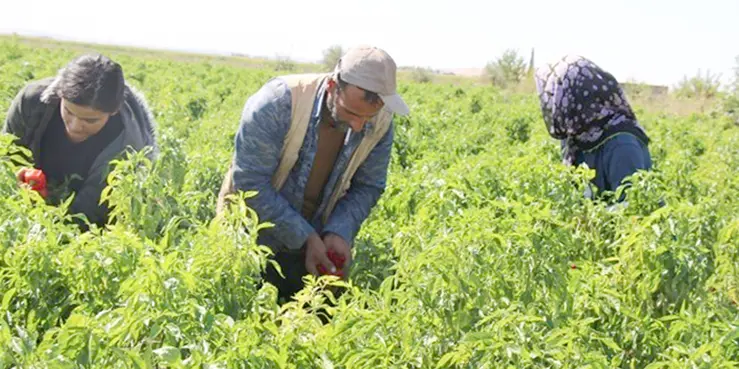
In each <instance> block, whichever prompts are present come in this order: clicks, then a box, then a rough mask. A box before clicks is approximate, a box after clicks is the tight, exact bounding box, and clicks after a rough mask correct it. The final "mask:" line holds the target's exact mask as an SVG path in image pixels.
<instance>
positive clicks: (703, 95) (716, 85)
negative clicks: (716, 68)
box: [675, 70, 721, 99]
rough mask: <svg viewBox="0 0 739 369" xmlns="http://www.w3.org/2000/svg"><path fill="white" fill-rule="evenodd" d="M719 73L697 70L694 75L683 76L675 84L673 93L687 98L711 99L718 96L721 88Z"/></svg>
mask: <svg viewBox="0 0 739 369" xmlns="http://www.w3.org/2000/svg"><path fill="white" fill-rule="evenodd" d="M720 77H721V76H720V75H717V74H712V73H711V71H706V73H705V75H703V74H701V71H700V70H699V71H698V73H696V75H695V76H693V77H690V78H688V77H687V76H685V77H683V80H682V81H680V82H679V83H678V84H677V86H675V95H677V96H678V97H680V98H688V99H712V98H715V97H718V96H719V92H720V91H719V90H720V88H721V80H720Z"/></svg>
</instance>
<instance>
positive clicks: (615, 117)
mask: <svg viewBox="0 0 739 369" xmlns="http://www.w3.org/2000/svg"><path fill="white" fill-rule="evenodd" d="M534 79H535V80H536V89H537V91H538V93H539V100H540V103H541V111H542V115H543V116H544V122H545V123H546V125H547V129H548V131H549V135H550V136H552V137H554V138H557V139H560V140H565V142H564V148H563V149H564V152H563V154H564V155H563V156H564V157H563V162H564V163H565V164H567V165H572V164H574V161H575V155H577V152H578V151H581V150H590V149H592V148H594V147H596V146H598V144H600V143H601V142H603V141H604V140H605V139H607V138H608V137H610V136H612V135H613V134H614V133H617V132H629V133H632V134H634V135H635V136H637V137H638V138H639V139H641V140H642V141H643V142H644V143H648V142H649V138H648V137H647V135H646V132H645V131H644V129H643V128H642V127H641V126H640V125H639V123H637V121H636V116H635V115H634V112H633V111H632V110H631V107H630V106H629V103H628V101H626V96H625V95H624V93H623V90H621V86H620V85H619V84H618V81H616V79H615V78H614V77H613V76H612V75H611V74H610V73H608V72H606V71H604V70H603V69H601V68H600V67H598V66H597V65H595V63H593V62H592V61H590V60H588V59H586V58H583V57H581V56H574V55H568V56H565V57H564V58H562V59H560V60H559V61H557V62H556V63H554V64H551V65H546V66H544V67H541V68H539V69H537V71H536V75H535V76H534Z"/></svg>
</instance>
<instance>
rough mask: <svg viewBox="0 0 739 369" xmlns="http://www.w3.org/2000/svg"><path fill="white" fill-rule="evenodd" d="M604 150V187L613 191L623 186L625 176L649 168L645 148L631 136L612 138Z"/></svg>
mask: <svg viewBox="0 0 739 369" xmlns="http://www.w3.org/2000/svg"><path fill="white" fill-rule="evenodd" d="M604 149H605V152H604V159H605V160H606V166H605V167H606V170H607V172H606V180H607V183H606V185H607V186H608V188H612V189H613V190H614V191H615V190H616V188H618V186H620V185H622V184H623V183H622V182H623V180H624V178H626V177H627V176H630V175H632V174H634V173H636V171H638V170H648V169H650V168H651V161H650V159H649V153H648V152H647V149H646V147H645V146H644V145H643V144H642V143H641V142H640V141H639V139H638V138H636V137H634V136H633V135H630V134H623V135H619V136H618V137H614V138H613V139H611V140H610V141H609V142H607V143H606V146H605V147H604ZM627 185H628V184H627Z"/></svg>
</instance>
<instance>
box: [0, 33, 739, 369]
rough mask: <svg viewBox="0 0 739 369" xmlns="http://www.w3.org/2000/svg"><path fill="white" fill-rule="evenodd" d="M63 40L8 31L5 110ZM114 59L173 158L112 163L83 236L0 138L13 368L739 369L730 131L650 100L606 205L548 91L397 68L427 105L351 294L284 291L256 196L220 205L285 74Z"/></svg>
mask: <svg viewBox="0 0 739 369" xmlns="http://www.w3.org/2000/svg"><path fill="white" fill-rule="evenodd" d="M72 56H73V55H71V54H70V53H68V52H66V51H64V50H63V49H55V50H47V49H30V48H27V47H24V46H22V45H19V44H17V43H12V42H5V43H0V66H2V69H0V82H2V83H0V86H3V87H0V94H1V95H0V120H2V119H4V114H5V111H7V107H8V106H9V104H10V100H11V99H12V97H13V96H15V94H16V93H17V91H18V89H19V88H21V87H22V86H23V84H24V83H25V82H26V81H27V77H28V76H29V73H32V74H33V75H34V76H35V77H36V78H41V77H44V76H47V75H51V74H53V73H54V72H55V71H56V70H57V69H58V68H59V67H61V66H62V65H64V64H65V63H66V62H67V61H68V60H69V59H70V58H71V57H72ZM116 60H117V61H119V62H120V63H121V64H122V65H123V67H124V71H125V73H126V76H127V78H128V81H129V82H130V83H132V84H134V85H135V86H136V87H138V88H139V89H140V90H141V91H143V92H144V93H145V94H146V96H147V99H148V100H149V102H150V105H151V107H152V109H153V111H154V112H155V115H156V118H157V121H158V123H159V126H160V130H159V140H160V146H161V156H160V159H159V160H158V161H156V162H154V163H151V162H149V161H148V160H146V159H145V157H144V155H143V153H140V154H137V155H133V156H131V157H130V158H127V159H126V160H121V161H119V162H117V163H116V166H115V169H114V170H113V171H112V172H111V174H110V176H109V183H110V186H109V187H108V189H107V190H106V192H105V194H104V200H105V201H108V202H109V203H110V204H111V205H113V206H114V213H113V218H114V221H115V223H114V224H111V225H109V226H107V227H106V228H105V229H97V228H94V227H93V229H92V230H91V231H90V232H88V233H84V234H80V233H79V231H78V230H77V229H76V228H75V227H73V226H72V225H71V224H70V223H69V222H68V221H66V220H68V216H67V215H66V207H67V204H68V203H64V204H62V205H60V206H58V207H51V206H47V205H45V204H44V202H43V199H41V198H40V197H39V196H38V195H36V193H35V192H31V191H29V190H25V189H21V188H19V187H18V186H17V184H16V182H15V178H14V172H15V170H16V169H17V166H16V164H15V163H14V162H13V161H11V160H10V159H11V157H10V152H11V151H10V148H11V137H9V136H6V135H3V136H0V198H1V199H2V200H0V368H13V367H18V368H21V367H23V368H27V367H54V368H78V367H84V368H131V367H139V368H155V367H168V368H186V367H187V368H190V367H208V368H227V367H228V368H507V367H526V368H575V367H578V368H579V367H599V368H600V367H617V368H685V367H691V368H692V367H696V368H709V367H710V368H733V367H736V366H737V365H739V331H738V330H737V329H738V328H737V327H739V311H738V310H737V306H736V303H737V302H738V301H739V215H738V214H739V211H737V209H739V176H737V175H736V173H737V168H739V151H737V149H736V148H737V147H739V127H736V126H733V125H728V126H727V125H722V124H717V123H718V122H720V119H719V118H713V117H711V116H708V115H701V114H695V115H693V116H691V117H685V118H678V117H673V116H665V115H659V116H655V115H644V116H640V121H641V122H642V123H643V124H644V126H645V127H646V129H647V131H648V132H649V134H650V137H651V138H652V139H653V141H652V144H651V145H650V150H651V153H652V156H653V159H654V163H655V169H654V171H652V172H648V173H638V174H636V175H634V176H633V178H632V183H633V186H632V187H631V189H630V190H629V193H628V203H627V204H623V206H620V207H609V206H608V205H609V204H605V203H600V202H592V201H588V200H586V199H584V198H583V196H582V193H583V191H584V190H585V188H586V185H587V183H588V180H589V178H590V177H591V176H592V171H590V170H585V169H584V168H578V169H573V168H566V167H563V166H562V165H561V164H560V161H561V157H560V154H559V143H558V142H556V141H555V140H552V139H550V138H549V136H548V135H547V133H546V132H545V130H544V124H543V123H542V122H541V118H540V111H539V108H538V105H537V98H536V96H535V95H533V94H532V95H526V96H522V95H515V94H503V93H501V92H500V91H499V90H498V89H497V88H494V87H453V86H441V85H436V84H423V85H421V84H417V83H403V84H401V86H400V90H401V92H402V94H403V96H404V98H405V99H406V101H407V102H408V104H409V105H412V106H414V112H413V114H412V115H411V116H409V117H398V119H396V121H395V122H396V129H395V141H394V145H393V156H392V159H391V164H390V173H389V179H388V187H387V190H386V192H385V194H384V195H383V197H382V198H381V199H380V201H379V203H378V204H377V206H376V208H375V209H374V210H373V212H372V214H371V215H370V218H369V219H368V220H367V221H366V222H365V224H364V226H363V228H362V231H361V232H360V234H359V235H358V238H357V240H356V243H355V246H354V257H355V263H354V265H353V271H352V277H351V279H350V281H349V284H348V285H347V286H348V290H347V293H345V294H344V295H342V296H341V297H340V298H338V299H336V298H335V297H334V296H333V295H332V294H331V293H330V289H328V288H326V287H327V286H328V285H330V284H338V283H339V282H336V281H331V280H330V279H327V278H322V279H313V278H309V279H308V286H307V287H306V288H305V289H304V290H303V291H302V292H301V293H300V295H298V297H297V300H296V301H295V302H291V303H288V304H286V305H284V306H278V305H277V303H276V290H275V288H274V287H272V286H271V285H263V284H262V281H261V276H260V273H261V271H262V270H263V269H264V267H265V265H266V263H267V254H268V250H267V249H266V248H264V247H261V246H259V245H258V243H257V241H256V234H257V232H258V231H259V230H260V229H261V227H265V226H267V225H266V224H262V223H261V222H260V220H259V219H258V218H257V217H256V214H255V213H254V212H253V211H252V210H250V209H249V208H248V207H247V206H246V203H245V200H246V199H248V197H249V196H252V195H253V194H251V193H246V194H242V196H241V197H239V198H237V199H236V200H237V201H234V202H233V204H232V205H231V208H230V210H229V211H228V212H226V213H225V215H224V217H223V218H218V219H216V218H215V214H214V209H215V200H216V194H217V191H218V189H219V187H220V183H221V179H222V178H223V173H224V172H225V170H226V168H227V166H228V162H229V160H230V159H231V156H232V153H233V134H234V132H235V131H236V128H237V127H238V120H239V116H240V113H241V109H242V107H243V104H244V101H245V100H246V99H247V98H248V96H249V95H250V94H252V93H254V92H255V91H256V90H257V89H258V88H259V87H260V86H261V85H262V84H263V83H264V82H265V81H266V80H268V79H269V78H270V77H272V76H274V75H275V73H274V71H271V70H249V69H240V68H235V67H226V66H215V65H210V64H204V63H187V62H174V61H170V60H155V59H138V58H133V57H130V56H126V55H120V56H117V57H116ZM133 76H135V78H134V77H133ZM721 119H723V118H721ZM15 159H19V158H18V157H15ZM247 229H248V230H250V231H247ZM330 300H335V304H333V306H332V307H329V306H328V304H327V302H328V301H330ZM321 308H323V309H326V310H327V311H328V312H329V313H330V314H331V315H332V316H333V319H332V320H331V321H330V322H329V323H328V324H325V325H324V324H322V323H321V320H320V319H319V318H318V317H317V315H316V314H315V313H314V312H315V311H316V310H318V309H321Z"/></svg>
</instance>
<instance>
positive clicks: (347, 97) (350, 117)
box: [326, 81, 383, 132]
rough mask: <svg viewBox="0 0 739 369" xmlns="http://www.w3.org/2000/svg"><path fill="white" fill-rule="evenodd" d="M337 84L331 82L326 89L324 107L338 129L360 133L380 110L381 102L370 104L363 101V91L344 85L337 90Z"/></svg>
mask: <svg viewBox="0 0 739 369" xmlns="http://www.w3.org/2000/svg"><path fill="white" fill-rule="evenodd" d="M338 87H339V86H338V84H337V83H336V82H335V81H331V82H330V83H329V87H328V93H329V96H328V99H327V101H326V105H327V107H328V109H329V113H331V118H332V119H333V120H334V122H335V123H336V125H337V126H338V127H340V128H343V129H346V127H350V128H351V129H352V130H353V131H354V132H360V131H362V128H363V127H364V124H365V123H367V121H369V120H370V119H372V118H373V117H374V116H375V115H377V113H379V112H380V109H382V105H383V103H382V101H378V102H377V103H375V104H371V103H369V102H367V101H366V100H365V99H364V94H365V92H364V90H362V89H360V88H358V87H356V86H353V85H346V87H344V88H343V89H341V90H339V88H338Z"/></svg>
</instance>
